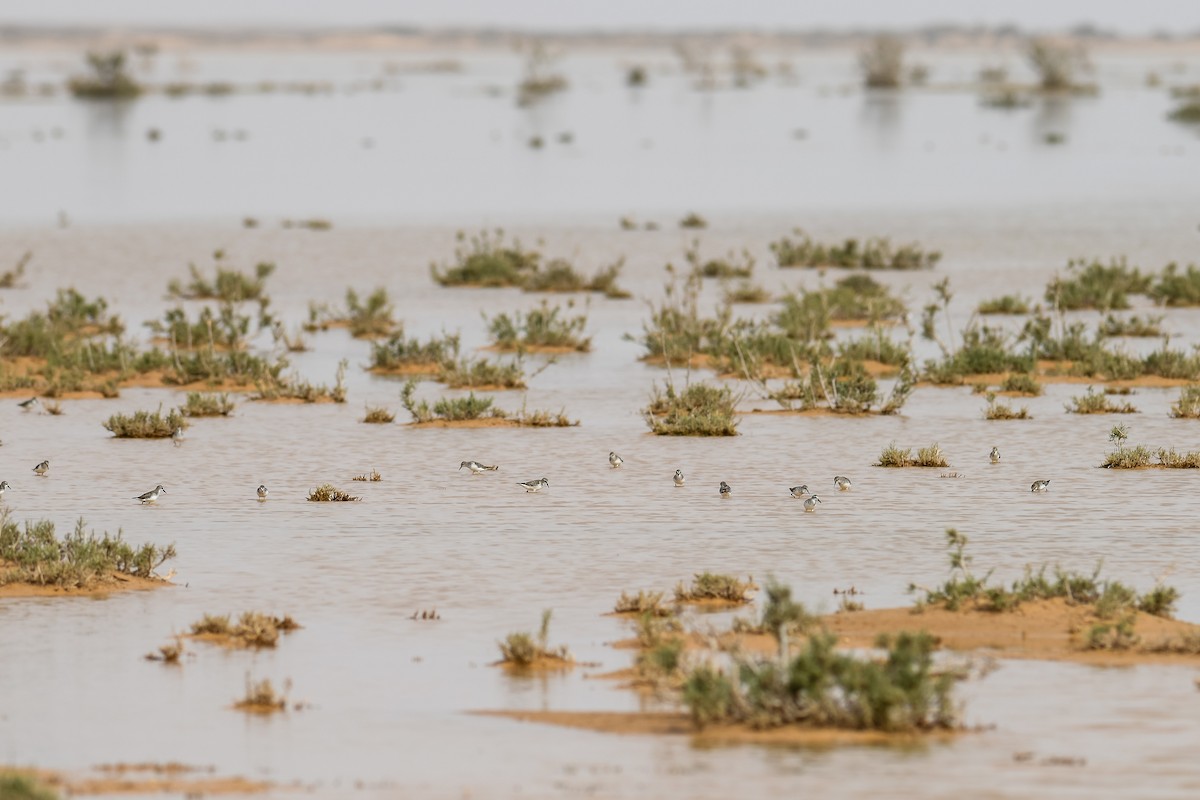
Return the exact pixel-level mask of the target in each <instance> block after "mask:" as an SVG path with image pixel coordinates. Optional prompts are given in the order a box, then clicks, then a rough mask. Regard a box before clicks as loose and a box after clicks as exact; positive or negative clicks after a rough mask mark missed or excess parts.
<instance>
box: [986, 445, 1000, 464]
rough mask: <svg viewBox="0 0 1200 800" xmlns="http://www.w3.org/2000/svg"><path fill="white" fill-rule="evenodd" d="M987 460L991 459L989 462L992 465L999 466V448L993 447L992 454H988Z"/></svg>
mask: <svg viewBox="0 0 1200 800" xmlns="http://www.w3.org/2000/svg"><path fill="white" fill-rule="evenodd" d="M988 458H989V459H991V462H992V463H993V464H999V463H1000V448H999V447H993V448H992V452H990V453H988Z"/></svg>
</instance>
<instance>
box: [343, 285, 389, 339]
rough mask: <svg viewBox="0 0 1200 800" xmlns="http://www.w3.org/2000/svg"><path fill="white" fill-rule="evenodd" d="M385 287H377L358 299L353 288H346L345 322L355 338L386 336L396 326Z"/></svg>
mask: <svg viewBox="0 0 1200 800" xmlns="http://www.w3.org/2000/svg"><path fill="white" fill-rule="evenodd" d="M393 312H394V309H393V307H392V302H391V300H390V299H388V293H387V289H384V288H383V287H379V288H377V289H375V290H374V291H373V292H371V293H370V294H369V295H367V297H366V299H364V300H360V299H359V297H358V292H356V291H355V290H354V289H353V288H350V289H347V290H346V324H347V327H349V329H350V335H351V336H353V337H354V338H356V339H371V338H376V337H379V336H387V335H388V334H389V333H391V332H392V331H393V330H394V329H395V328H396V325H397V323H396V320H395V317H394V316H393Z"/></svg>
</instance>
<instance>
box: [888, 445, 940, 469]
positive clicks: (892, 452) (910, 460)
mask: <svg viewBox="0 0 1200 800" xmlns="http://www.w3.org/2000/svg"><path fill="white" fill-rule="evenodd" d="M875 466H877V467H947V466H949V464H948V463H947V462H946V454H945V453H943V452H942V448H941V446H940V445H939V444H938V443H937V442H934V443H933V444H931V445H929V446H928V447H922V448H920V449H919V450H917V455H916V458H914V457H913V455H912V449H911V448H905V449H903V450H901V449H900V448H898V447H896V443H895V442H892V443H891V444H889V445H888V446H887V447H885V448H884V449H883V452H881V453H880V454H879V463H877V464H876V465H875Z"/></svg>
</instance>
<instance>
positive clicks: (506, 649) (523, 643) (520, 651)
mask: <svg viewBox="0 0 1200 800" xmlns="http://www.w3.org/2000/svg"><path fill="white" fill-rule="evenodd" d="M552 613H553V612H552V611H551V609H546V610H545V611H543V612H542V625H541V628H540V629H539V630H538V633H537V635H536V636H534V635H533V634H531V633H528V632H517V633H510V634H509V635H508V636H507V637H506V638H505V639H504V641H502V642H498V645H499V647H500V662H501V663H502V664H507V665H508V666H511V667H515V668H518V669H529V668H530V667H534V666H537V665H539V664H547V663H549V664H561V665H564V666H565V665H569V664H572V663H574V661H575V659H574V658H572V657H571V653H570V651H568V650H567V648H566V645H561V646H559V647H555V648H551V647H550V644H549V638H550V617H551V615H552Z"/></svg>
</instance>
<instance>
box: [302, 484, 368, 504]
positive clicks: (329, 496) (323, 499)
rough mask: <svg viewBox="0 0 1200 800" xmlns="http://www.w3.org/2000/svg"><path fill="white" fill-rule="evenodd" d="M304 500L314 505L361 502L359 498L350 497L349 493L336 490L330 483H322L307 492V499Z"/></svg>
mask: <svg viewBox="0 0 1200 800" xmlns="http://www.w3.org/2000/svg"><path fill="white" fill-rule="evenodd" d="M305 499H306V500H309V501H310V502H314V503H327V502H348V501H352V500H362V498H361V497H357V496H355V495H352V494H350V493H349V492H343V491H342V490H341V489H338V488H337V487H336V486H334V485H333V484H330V483H322V484H321V485H320V486H318V487H317V488H315V489H313V490H312V491H311V492H309V493H308V497H307V498H305Z"/></svg>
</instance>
